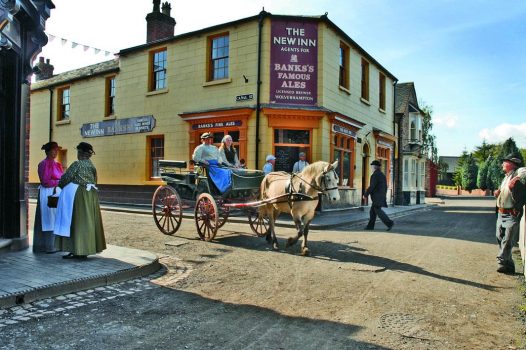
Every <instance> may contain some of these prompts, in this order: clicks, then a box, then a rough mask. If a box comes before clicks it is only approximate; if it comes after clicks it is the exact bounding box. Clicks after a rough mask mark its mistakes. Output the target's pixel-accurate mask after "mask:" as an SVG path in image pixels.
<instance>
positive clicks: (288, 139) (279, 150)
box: [274, 129, 311, 172]
mask: <svg viewBox="0 0 526 350" xmlns="http://www.w3.org/2000/svg"><path fill="white" fill-rule="evenodd" d="M310 135H311V132H310V130H290V129H275V130H274V155H275V156H276V165H275V167H274V170H276V171H286V172H292V168H293V167H294V163H295V162H296V161H297V160H298V159H299V153H300V152H305V154H307V161H308V162H310V161H311V160H310V159H309V155H310V143H311V142H310Z"/></svg>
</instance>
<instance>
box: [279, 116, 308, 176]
mask: <svg viewBox="0 0 526 350" xmlns="http://www.w3.org/2000/svg"><path fill="white" fill-rule="evenodd" d="M276 130H301V131H308V132H309V143H285V142H276V139H275V133H276ZM312 134H313V129H311V128H303V127H290V126H287V127H279V128H278V127H275V128H272V154H274V155H276V147H294V148H298V150H299V152H305V155H306V156H307V157H306V158H307V161H309V160H312V146H311V145H312V137H313V135H312ZM297 160H298V159H291V167H292V166H293V165H294V163H295V162H296V161H297Z"/></svg>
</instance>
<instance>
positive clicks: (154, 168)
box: [149, 136, 164, 178]
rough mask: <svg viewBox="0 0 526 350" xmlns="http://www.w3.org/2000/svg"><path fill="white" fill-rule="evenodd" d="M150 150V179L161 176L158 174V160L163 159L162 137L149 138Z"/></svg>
mask: <svg viewBox="0 0 526 350" xmlns="http://www.w3.org/2000/svg"><path fill="white" fill-rule="evenodd" d="M149 149H150V161H149V165H150V174H149V175H150V178H158V177H160V176H161V174H160V172H159V160H161V159H164V136H151V137H149Z"/></svg>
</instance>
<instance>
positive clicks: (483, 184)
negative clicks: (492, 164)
mask: <svg viewBox="0 0 526 350" xmlns="http://www.w3.org/2000/svg"><path fill="white" fill-rule="evenodd" d="M489 157H491V156H489ZM489 157H488V160H487V161H485V162H481V163H480V164H479V171H478V174H477V187H478V188H480V189H481V190H486V189H488V188H489V187H491V186H488V163H489V159H490V158H489Z"/></svg>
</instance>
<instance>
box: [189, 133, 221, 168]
mask: <svg viewBox="0 0 526 350" xmlns="http://www.w3.org/2000/svg"><path fill="white" fill-rule="evenodd" d="M213 140H214V136H213V135H212V133H211V132H205V133H204V134H203V135H201V144H200V145H199V146H197V147H196V148H195V150H194V154H193V156H192V159H193V160H194V162H196V163H197V164H199V163H201V164H206V165H209V163H210V161H211V160H212V161H214V160H215V161H216V162H217V161H218V160H219V149H218V148H217V147H216V146H214V145H213V144H212V142H213Z"/></svg>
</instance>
